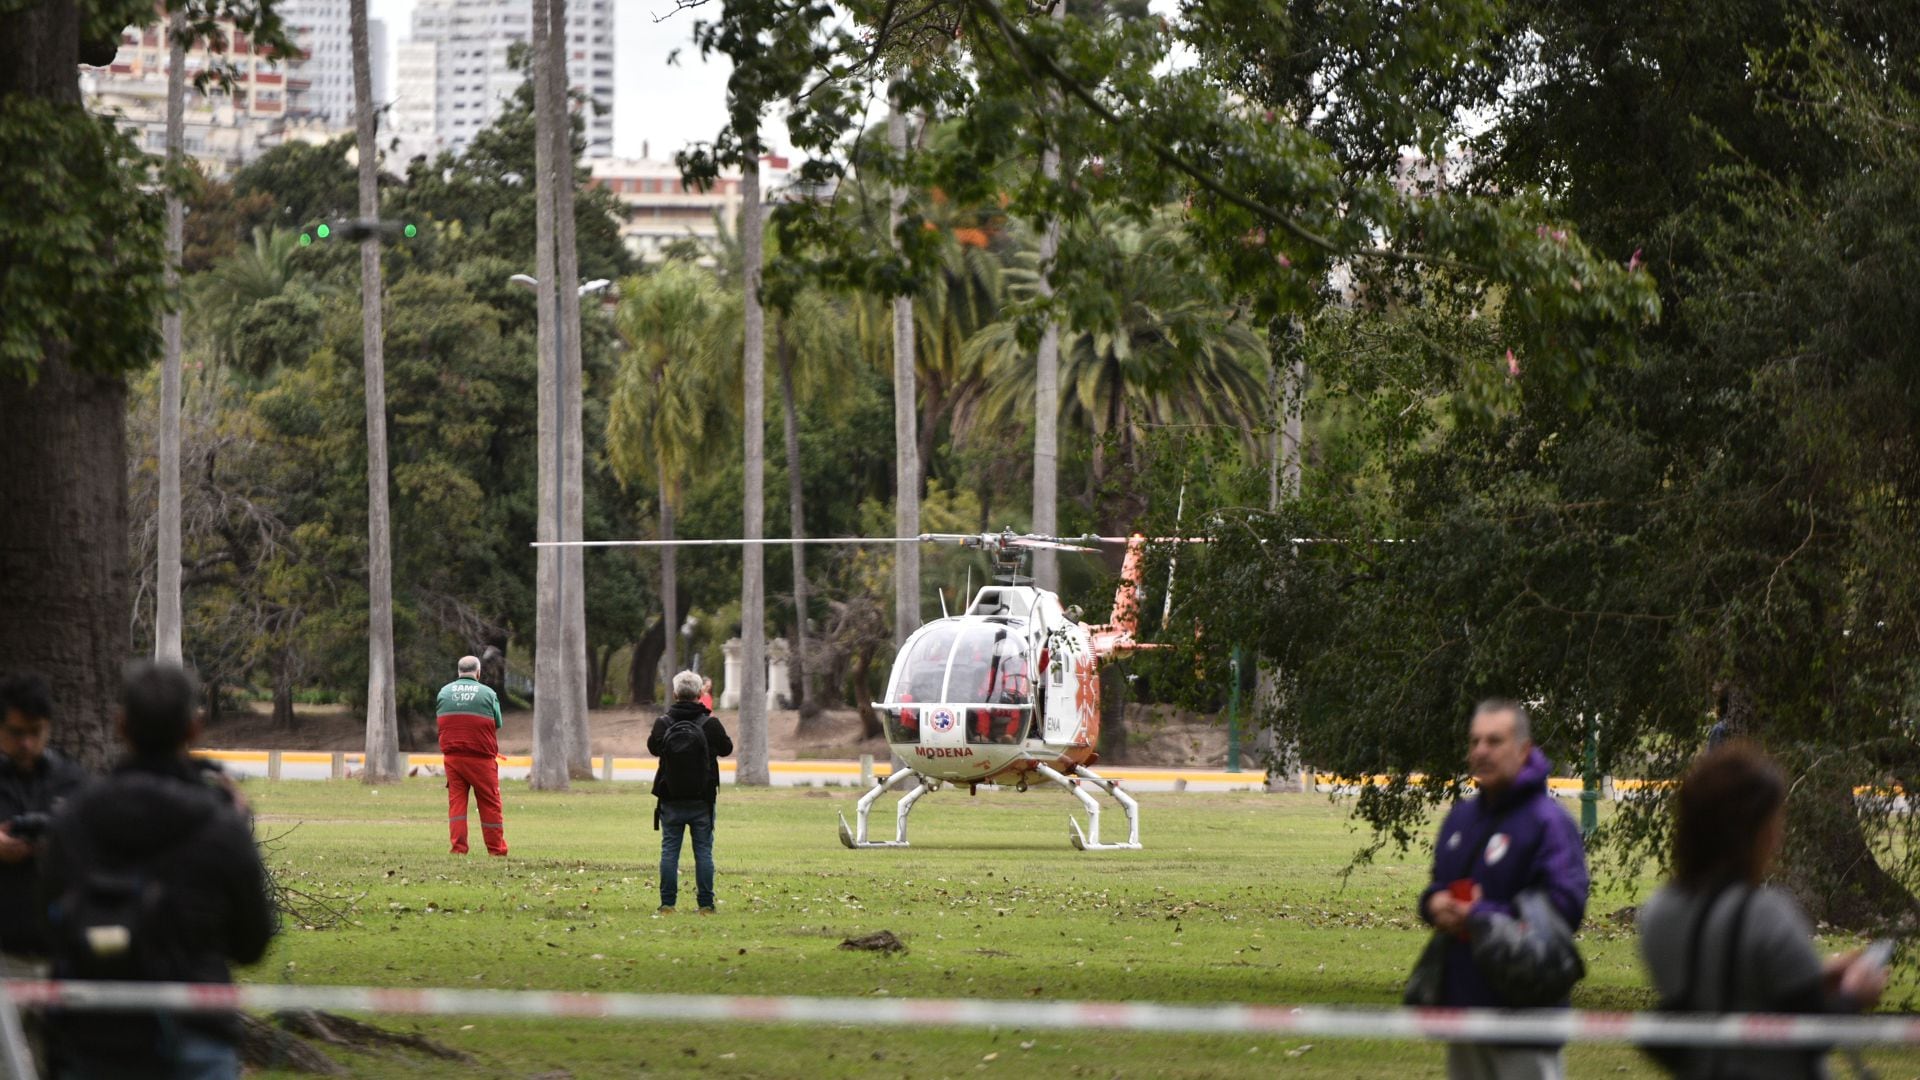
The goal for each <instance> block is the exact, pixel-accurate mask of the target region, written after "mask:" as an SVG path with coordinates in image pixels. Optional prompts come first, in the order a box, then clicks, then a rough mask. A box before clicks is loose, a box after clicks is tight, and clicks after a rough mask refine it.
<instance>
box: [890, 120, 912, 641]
mask: <svg viewBox="0 0 1920 1080" xmlns="http://www.w3.org/2000/svg"><path fill="white" fill-rule="evenodd" d="M887 141H888V143H889V144H890V145H891V146H892V147H893V152H894V154H895V155H897V156H899V157H905V156H906V152H907V116H906V113H904V112H902V111H901V109H900V102H899V100H898V99H897V98H896V99H895V100H894V102H893V108H892V111H890V112H889V113H888V114H887ZM889 202H890V203H891V212H890V214H889V215H888V216H889V221H890V223H891V226H892V229H893V234H894V236H893V243H894V247H895V248H896V249H897V248H899V247H900V228H901V223H902V219H903V218H904V217H905V214H906V206H907V189H906V188H905V187H903V186H901V185H898V184H896V185H894V188H893V191H892V192H891V194H890V196H889ZM913 364H914V359H913V297H911V296H908V295H906V294H905V293H902V294H901V295H899V296H896V297H894V298H893V448H894V502H893V520H894V535H895V536H918V535H920V452H919V446H920V443H919V439H918V438H917V437H916V435H915V432H914V427H915V422H916V420H917V419H918V414H917V405H918V395H916V394H915V392H914V368H913ZM893 559H894V562H893V639H894V642H895V643H896V644H905V643H906V640H907V636H908V635H909V634H911V633H913V632H914V631H915V630H917V629H919V627H920V548H919V546H918V545H915V544H896V545H894V556H893Z"/></svg>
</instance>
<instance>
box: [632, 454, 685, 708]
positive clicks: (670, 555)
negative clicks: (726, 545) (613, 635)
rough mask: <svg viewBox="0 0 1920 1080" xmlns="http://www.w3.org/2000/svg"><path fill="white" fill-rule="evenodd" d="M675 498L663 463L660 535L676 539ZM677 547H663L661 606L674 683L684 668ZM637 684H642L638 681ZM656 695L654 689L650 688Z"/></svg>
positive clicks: (649, 678) (649, 676) (649, 681)
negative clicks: (681, 656)
mask: <svg viewBox="0 0 1920 1080" xmlns="http://www.w3.org/2000/svg"><path fill="white" fill-rule="evenodd" d="M673 500H674V490H673V487H672V485H671V483H670V481H669V478H668V477H667V467H666V466H665V465H662V466H660V539H662V540H671V539H673ZM674 552H675V549H674V548H671V547H663V548H661V549H660V607H661V610H662V611H663V612H664V619H663V625H665V626H666V633H667V640H666V648H665V650H664V652H663V655H664V656H665V657H666V664H665V665H664V666H665V667H666V675H667V678H666V682H667V683H668V684H669V686H671V684H672V682H673V676H674V674H675V673H676V672H678V671H679V670H680V588H679V580H678V579H679V576H680V574H679V567H678V565H676V560H675V558H674ZM646 675H647V684H648V686H649V687H651V686H652V684H653V673H652V672H651V671H649V672H647V673H646ZM635 685H638V684H637V683H636V684H635ZM648 699H649V700H651V699H652V691H651V690H649V691H648Z"/></svg>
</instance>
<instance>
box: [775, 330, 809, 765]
mask: <svg viewBox="0 0 1920 1080" xmlns="http://www.w3.org/2000/svg"><path fill="white" fill-rule="evenodd" d="M775 353H776V355H777V356H778V357H779V359H780V410H781V412H780V420H781V425H782V428H783V433H784V434H785V436H786V455H787V527H788V529H789V532H788V535H789V536H792V537H793V538H794V539H795V540H799V539H802V538H804V537H805V536H806V535H807V516H806V514H805V512H804V511H805V504H804V503H803V502H802V501H801V499H802V496H803V495H804V492H803V491H802V490H801V489H802V487H803V485H802V484H801V482H800V418H799V414H798V411H797V410H798V407H799V406H798V403H797V402H796V401H795V400H794V395H793V343H792V342H790V341H789V340H787V325H786V320H785V319H782V320H781V321H780V336H779V345H778V347H777V348H776V349H775ZM787 547H788V548H789V549H790V550H792V552H793V648H792V649H791V650H789V652H788V659H787V665H788V666H787V675H788V678H787V682H788V693H789V694H790V695H791V696H792V697H793V702H794V708H796V709H798V710H799V711H800V724H801V726H802V727H804V726H806V725H807V723H808V722H809V721H811V720H813V719H815V718H816V717H818V716H819V715H820V703H819V702H817V701H815V700H814V698H813V687H811V686H810V685H808V682H807V658H808V653H809V649H810V646H809V645H808V642H807V608H808V606H809V599H808V595H807V593H808V590H807V546H806V545H805V544H788V545H787Z"/></svg>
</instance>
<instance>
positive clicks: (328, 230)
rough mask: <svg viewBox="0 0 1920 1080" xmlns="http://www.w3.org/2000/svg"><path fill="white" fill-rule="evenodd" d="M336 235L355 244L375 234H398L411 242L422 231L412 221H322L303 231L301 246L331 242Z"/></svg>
mask: <svg viewBox="0 0 1920 1080" xmlns="http://www.w3.org/2000/svg"><path fill="white" fill-rule="evenodd" d="M336 233H337V234H338V235H339V236H340V238H341V239H342V240H352V241H355V242H358V241H361V240H365V239H366V238H367V237H369V236H372V235H373V234H374V233H384V234H386V235H388V236H392V235H393V234H395V233H398V234H400V235H401V236H404V237H406V238H407V239H409V240H411V239H413V238H414V237H416V236H419V235H420V229H419V227H418V226H416V225H414V224H413V223H412V222H411V221H408V222H400V221H387V220H383V219H379V218H349V219H346V220H344V221H339V222H327V221H322V222H318V223H317V224H315V225H314V226H313V227H312V228H310V229H304V230H302V231H301V233H300V246H301V247H310V246H312V244H313V242H314V241H315V240H316V239H318V240H330V239H332V238H333V237H334V235H335V234H336Z"/></svg>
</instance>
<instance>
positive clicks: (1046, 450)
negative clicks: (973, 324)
mask: <svg viewBox="0 0 1920 1080" xmlns="http://www.w3.org/2000/svg"><path fill="white" fill-rule="evenodd" d="M1066 17H1067V5H1066V3H1065V2H1064V0H1062V2H1060V3H1056V4H1055V5H1054V6H1053V18H1054V19H1055V20H1063V19H1065V18H1066ZM1040 172H1041V175H1043V176H1044V177H1045V178H1046V179H1048V180H1057V179H1059V177H1060V150H1059V148H1058V147H1055V146H1049V147H1047V149H1046V152H1045V153H1043V154H1042V155H1041V157H1040ZM1059 249H1060V219H1059V218H1057V217H1050V218H1048V219H1047V227H1046V230H1045V231H1044V232H1042V233H1041V234H1040V281H1039V286H1040V296H1041V298H1042V299H1043V300H1049V299H1052V297H1053V278H1052V273H1053V257H1054V254H1055V253H1056V252H1057V251H1059ZM1034 368H1035V370H1034V390H1033V531H1034V532H1037V533H1040V534H1041V535H1043V536H1053V535H1056V534H1057V533H1059V531H1060V324H1059V323H1058V322H1057V321H1056V320H1055V319H1054V318H1053V315H1052V314H1051V313H1049V314H1048V316H1047V324H1046V325H1045V326H1044V327H1042V328H1041V330H1040V349H1039V352H1038V353H1037V354H1036V355H1035V357H1034ZM1033 583H1034V584H1035V585H1037V586H1039V587H1040V588H1042V589H1050V590H1053V591H1055V592H1058V591H1059V589H1060V559H1059V555H1058V554H1057V553H1056V552H1052V551H1036V552H1034V553H1033Z"/></svg>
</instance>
